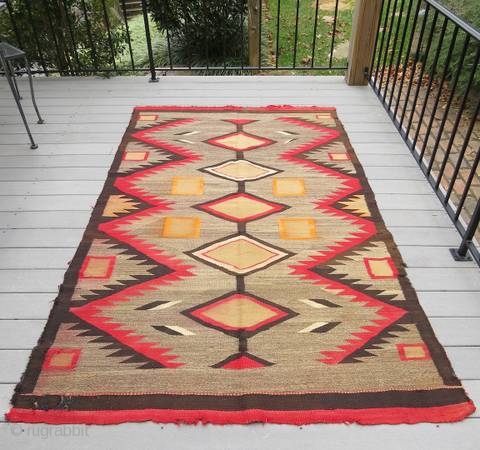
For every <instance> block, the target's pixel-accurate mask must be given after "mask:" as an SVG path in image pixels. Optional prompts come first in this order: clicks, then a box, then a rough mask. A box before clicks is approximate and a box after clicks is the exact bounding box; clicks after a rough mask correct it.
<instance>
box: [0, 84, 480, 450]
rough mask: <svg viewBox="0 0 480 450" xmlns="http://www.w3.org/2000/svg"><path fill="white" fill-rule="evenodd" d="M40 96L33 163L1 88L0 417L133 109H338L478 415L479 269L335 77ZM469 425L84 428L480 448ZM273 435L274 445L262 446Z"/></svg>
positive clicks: (386, 128)
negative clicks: (463, 255) (462, 259)
mask: <svg viewBox="0 0 480 450" xmlns="http://www.w3.org/2000/svg"><path fill="white" fill-rule="evenodd" d="M20 85H21V89H22V91H24V92H25V94H26V95H25V100H24V103H25V105H26V111H27V115H28V117H29V118H33V109H32V108H31V106H30V105H29V104H28V93H27V92H26V91H25V83H24V80H21V81H20ZM36 89H37V93H38V102H39V106H40V108H41V111H42V113H43V114H44V116H45V118H46V121H47V123H46V125H44V126H41V125H36V124H33V125H32V131H33V133H34V135H35V137H36V138H37V140H38V141H39V142H40V144H41V145H40V148H39V149H38V150H36V151H32V150H30V149H29V147H28V145H27V140H26V135H25V134H24V131H23V128H22V126H21V124H20V122H19V117H18V114H17V111H16V108H15V105H14V103H13V101H12V99H11V97H10V93H9V91H8V88H7V87H6V85H5V83H4V82H3V80H0V285H1V286H2V288H0V305H1V308H0V413H1V412H3V411H5V410H6V409H7V407H8V399H9V398H10V395H11V392H12V389H13V386H14V383H15V382H16V381H17V380H18V378H19V376H20V374H21V372H22V371H23V370H24V368H25V363H26V361H27V359H28V355H29V351H30V349H31V348H32V346H34V345H35V343H36V341H37V339H38V337H39V334H40V333H41V331H42V330H43V327H44V323H45V319H46V318H47V316H48V313H49V310H50V308H51V305H52V300H53V299H54V298H55V297H56V291H57V285H58V283H60V282H61V280H62V278H63V273H64V269H65V267H66V264H67V263H68V261H69V260H70V259H71V257H72V256H73V253H74V251H75V248H76V246H77V245H78V243H79V241H80V239H81V237H82V234H83V230H84V227H85V225H86V223H87V222H88V218H89V216H90V213H91V207H92V206H93V204H94V203H95V200H96V198H97V196H98V193H99V192H100V190H101V188H102V186H103V181H104V180H105V177H106V174H107V171H108V168H109V166H110V163H111V160H112V158H113V155H114V153H115V151H116V149H117V146H118V144H119V142H120V139H121V135H122V133H123V131H124V130H125V128H126V126H127V124H128V121H129V118H130V114H131V110H132V108H133V107H134V106H135V105H143V104H158V105H161V104H177V105H225V104H238V105H251V106H256V105H267V104H292V105H302V104H317V105H321V106H336V107H337V111H338V114H339V117H340V119H341V120H342V122H343V124H344V126H345V129H346V130H347V133H348V134H349V137H350V139H351V142H352V144H353V146H354V148H355V149H356V151H357V154H358V156H359V159H360V161H361V163H362V165H363V166H364V169H365V172H366V174H367V177H368V178H369V180H370V182H371V186H372V188H373V190H374V192H375V194H376V198H377V202H378V205H379V208H380V210H381V212H382V215H383V216H384V219H385V222H386V224H387V226H388V227H389V229H390V231H391V232H392V234H393V235H394V238H395V241H396V243H397V244H398V246H399V249H400V252H401V253H402V255H403V257H404V259H405V262H406V264H407V271H408V274H409V277H410V279H411V281H412V283H413V285H414V287H415V288H416V289H417V292H418V295H419V299H420V302H421V303H422V305H423V306H424V309H425V311H426V313H427V314H428V316H429V317H430V318H431V323H432V326H433V328H434V329H435V332H436V334H437V336H438V338H439V340H440V341H441V342H442V343H443V344H444V345H445V346H446V350H447V353H448V355H449V357H450V359H451V361H452V364H453V367H454V369H455V370H456V371H457V373H458V375H459V376H460V377H461V378H462V379H464V380H465V386H466V388H467V391H469V392H470V393H471V395H472V397H473V398H474V400H476V401H477V402H480V363H479V361H480V277H479V276H478V275H479V270H478V267H477V266H475V264H473V263H455V262H453V261H452V260H451V258H450V255H449V253H448V248H449V247H451V246H455V245H457V244H458V242H459V236H458V233H457V232H456V230H455V229H454V227H453V226H452V224H451V222H450V220H449V219H448V217H447V215H446V213H445V212H444V210H443V208H442V206H441V205H440V203H439V201H438V199H437V198H436V196H435V195H434V193H433V192H432V191H431V189H430V186H429V185H428V183H427V182H426V181H425V179H424V177H423V174H422V173H421V171H420V169H419V168H418V167H417V165H416V162H415V161H414V160H413V158H412V156H411V154H410V152H409V150H408V149H407V147H406V146H405V145H404V144H403V142H402V141H401V139H400V137H399V135H398V134H397V133H396V131H395V129H394V127H393V125H392V124H391V122H390V119H389V118H388V116H387V114H386V113H385V111H384V110H383V108H382V107H381V105H380V104H379V103H378V101H377V99H376V98H375V96H374V95H373V93H372V92H371V90H370V88H368V87H359V88H358V87H356V88H351V87H347V86H346V85H345V84H344V82H343V80H342V79H341V78H340V77H328V78H327V77H309V76H308V77H299V78H295V77H223V78H221V77H196V78H192V77H183V76H182V77H164V78H162V79H161V80H160V83H158V84H149V83H147V78H146V77H138V78H134V77H132V78H126V77H125V78H123V77H118V78H113V79H110V80H104V79H101V78H94V77H85V78H80V79H67V78H64V79H47V78H38V79H36ZM44 261H48V262H44ZM42 262H43V263H42ZM476 417H478V414H477V416H476ZM479 424H480V423H479V421H478V420H477V419H469V420H466V421H465V422H463V423H460V424H452V425H450V424H444V425H440V426H438V427H437V426H434V425H416V426H396V427H388V426H383V427H359V426H351V427H348V429H347V428H346V427H345V426H341V425H340V426H334V425H331V426H325V425H323V426H310V427H303V429H299V428H295V427H278V426H273V425H269V426H251V427H180V428H177V427H175V426H164V427H160V426H157V425H153V424H127V425H122V426H118V427H91V428H89V429H90V430H91V435H93V436H95V438H94V439H95V442H97V443H104V445H103V446H104V447H116V448H121V447H122V445H123V444H125V442H126V441H128V437H129V436H130V435H132V434H134V435H135V436H136V439H140V441H138V440H137V441H136V446H137V447H139V448H140V447H141V446H142V442H149V439H154V438H156V439H157V442H158V440H160V439H161V440H163V442H165V439H166V442H170V443H171V445H169V449H174V448H186V447H185V443H186V442H190V443H191V442H196V440H199V439H201V442H202V443H203V444H205V447H208V448H209V449H211V450H213V449H216V448H219V449H220V448H221V449H222V450H223V449H224V448H225V447H224V445H223V444H224V442H226V440H228V442H229V443H231V445H230V446H229V448H232V449H234V448H244V444H243V445H240V444H241V441H242V440H243V442H246V441H244V439H247V438H251V441H250V442H256V443H258V445H257V447H258V448H278V449H280V448H288V449H290V448H291V442H292V441H293V440H295V442H296V444H295V445H296V446H299V447H300V448H303V447H305V448H306V447H308V446H309V444H308V443H310V444H311V442H322V443H325V442H330V443H333V442H334V443H335V446H338V448H377V447H380V445H381V446H382V448H398V449H404V448H408V446H410V447H411V448H419V447H418V444H419V443H420V442H422V443H425V445H428V448H435V449H443V448H445V449H447V448H449V449H450V448H452V447H455V448H460V449H474V448H475V449H476V448H478V441H479V440H480V426H479ZM0 428H1V429H0V433H3V434H2V436H3V437H4V438H5V442H6V443H7V444H6V445H7V446H9V447H11V448H13V447H14V446H22V448H43V447H46V446H47V445H48V447H49V448H56V447H55V446H56V445H57V444H58V442H59V441H53V440H45V441H42V439H39V438H36V439H35V438H34V437H31V436H30V437H28V436H25V435H24V436H23V437H21V438H17V437H14V436H13V435H12V434H11V433H10V432H9V430H10V428H9V425H7V424H0ZM274 433H278V434H277V435H276V436H275V445H273V444H272V442H271V441H270V440H269V439H266V438H265V437H266V436H271V435H273V434H274ZM379 438H380V440H379ZM313 439H316V441H313ZM65 442H67V441H64V443H65ZM72 442H73V441H72ZM89 442H93V440H90V441H88V439H87V438H85V444H87V443H89ZM77 444H78V445H81V444H80V440H79V441H75V445H77ZM182 444H183V445H182ZM100 445H101V444H100ZM302 445H303V447H302ZM257 447H255V448H257ZM310 447H311V445H310ZM63 448H64V447H63ZM122 448H123V447H122ZM252 448H253V447H252Z"/></svg>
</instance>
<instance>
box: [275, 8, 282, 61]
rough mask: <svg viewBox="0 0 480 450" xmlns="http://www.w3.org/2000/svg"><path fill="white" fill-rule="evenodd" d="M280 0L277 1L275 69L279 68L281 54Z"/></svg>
mask: <svg viewBox="0 0 480 450" xmlns="http://www.w3.org/2000/svg"><path fill="white" fill-rule="evenodd" d="M280 5H281V3H280V0H278V1H277V33H276V39H277V42H276V44H275V69H278V58H279V56H280Z"/></svg>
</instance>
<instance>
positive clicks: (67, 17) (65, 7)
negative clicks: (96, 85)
mask: <svg viewBox="0 0 480 450" xmlns="http://www.w3.org/2000/svg"><path fill="white" fill-rule="evenodd" d="M63 11H64V13H65V20H66V22H67V27H68V33H69V35H70V40H71V43H72V49H73V56H74V59H75V65H76V71H74V75H78V72H79V71H80V70H81V69H82V66H81V64H80V58H79V57H78V51H77V43H76V41H75V34H74V32H73V29H72V21H71V19H70V8H69V7H68V5H67V0H63Z"/></svg>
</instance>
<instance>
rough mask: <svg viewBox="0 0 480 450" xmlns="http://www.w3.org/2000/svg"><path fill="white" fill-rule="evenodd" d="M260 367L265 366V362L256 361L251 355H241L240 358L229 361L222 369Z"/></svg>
mask: <svg viewBox="0 0 480 450" xmlns="http://www.w3.org/2000/svg"><path fill="white" fill-rule="evenodd" d="M258 367H265V365H264V364H262V363H260V362H258V361H255V360H254V359H252V358H250V357H249V356H245V355H240V356H239V357H238V358H235V359H234V360H233V361H229V362H228V363H226V364H225V365H223V366H222V369H231V370H242V369H257V368H258Z"/></svg>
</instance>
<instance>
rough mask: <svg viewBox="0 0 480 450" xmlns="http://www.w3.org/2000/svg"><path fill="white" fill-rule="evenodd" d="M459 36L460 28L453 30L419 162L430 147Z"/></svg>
mask: <svg viewBox="0 0 480 450" xmlns="http://www.w3.org/2000/svg"><path fill="white" fill-rule="evenodd" d="M457 36H458V27H457V26H456V27H455V28H454V30H453V34H452V39H451V41H450V46H449V48H448V54H447V58H446V60H445V62H444V67H443V73H442V78H441V81H440V84H439V88H438V93H437V97H436V98H435V104H434V106H433V110H432V114H431V115H430V121H429V123H428V127H427V131H426V133H425V136H426V138H425V139H424V142H423V145H422V150H421V151H420V156H419V161H422V159H423V156H424V154H425V150H426V148H427V145H428V141H429V138H430V135H431V131H432V126H433V122H434V120H435V115H436V113H437V109H438V105H439V103H440V99H441V97H442V91H443V85H444V84H445V80H446V77H447V74H448V71H449V68H450V61H451V60H452V55H453V50H454V49H455V44H456V42H457Z"/></svg>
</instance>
